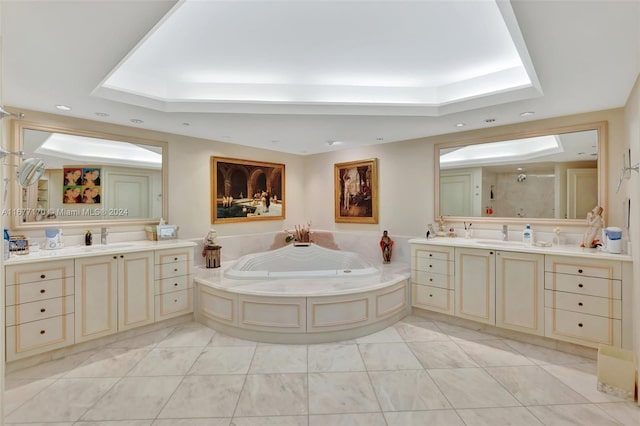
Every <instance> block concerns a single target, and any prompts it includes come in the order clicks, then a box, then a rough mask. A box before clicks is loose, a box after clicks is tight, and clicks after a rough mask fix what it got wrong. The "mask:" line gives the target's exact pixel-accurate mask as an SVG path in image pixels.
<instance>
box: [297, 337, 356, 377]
mask: <svg viewBox="0 0 640 426" xmlns="http://www.w3.org/2000/svg"><path fill="white" fill-rule="evenodd" d="M308 357H309V372H318V373H320V372H330V371H365V367H364V361H362V356H360V350H359V349H358V345H344V344H334V343H328V344H323V345H309V350H308Z"/></svg>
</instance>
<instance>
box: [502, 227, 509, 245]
mask: <svg viewBox="0 0 640 426" xmlns="http://www.w3.org/2000/svg"><path fill="white" fill-rule="evenodd" d="M502 241H509V227H508V226H507V225H502Z"/></svg>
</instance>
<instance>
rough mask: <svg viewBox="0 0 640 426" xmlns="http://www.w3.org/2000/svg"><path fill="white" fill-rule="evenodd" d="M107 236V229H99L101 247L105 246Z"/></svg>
mask: <svg viewBox="0 0 640 426" xmlns="http://www.w3.org/2000/svg"><path fill="white" fill-rule="evenodd" d="M107 235H109V232H108V231H107V228H100V244H102V245H103V246H104V245H107Z"/></svg>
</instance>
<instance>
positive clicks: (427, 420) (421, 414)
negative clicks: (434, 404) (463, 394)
mask: <svg viewBox="0 0 640 426" xmlns="http://www.w3.org/2000/svg"><path fill="white" fill-rule="evenodd" d="M384 417H385V419H386V420H387V425H388V426H425V425H429V426H465V424H464V422H463V421H462V420H461V419H460V417H459V416H458V415H457V414H456V412H455V410H431V411H398V412H385V413H384Z"/></svg>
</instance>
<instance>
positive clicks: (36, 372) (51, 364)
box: [6, 349, 100, 379]
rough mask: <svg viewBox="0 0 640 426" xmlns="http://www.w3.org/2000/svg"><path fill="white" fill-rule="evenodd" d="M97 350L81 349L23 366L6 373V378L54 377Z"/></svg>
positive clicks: (62, 373)
mask: <svg viewBox="0 0 640 426" xmlns="http://www.w3.org/2000/svg"><path fill="white" fill-rule="evenodd" d="M99 352H100V351H99V350H97V349H96V350H90V351H83V352H80V353H77V354H74V355H69V356H66V357H64V358H60V359H56V360H53V361H47V362H45V363H42V364H39V365H35V366H33V367H28V368H23V369H20V370H16V371H13V372H11V373H8V374H7V375H6V378H7V379H56V378H59V377H62V376H63V375H65V374H67V373H68V372H69V371H71V370H73V369H74V368H76V367H77V366H79V365H81V364H82V363H83V362H85V361H86V360H87V359H88V358H90V357H91V356H92V355H94V354H96V353H99Z"/></svg>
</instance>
